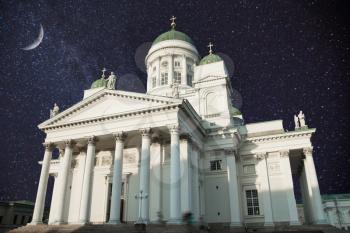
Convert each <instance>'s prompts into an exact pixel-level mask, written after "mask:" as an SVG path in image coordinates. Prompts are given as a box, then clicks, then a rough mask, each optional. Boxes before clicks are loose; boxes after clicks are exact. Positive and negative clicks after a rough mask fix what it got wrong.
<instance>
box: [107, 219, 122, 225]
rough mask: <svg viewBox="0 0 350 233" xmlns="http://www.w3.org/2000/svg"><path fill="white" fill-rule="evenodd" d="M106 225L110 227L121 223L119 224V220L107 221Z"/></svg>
mask: <svg viewBox="0 0 350 233" xmlns="http://www.w3.org/2000/svg"><path fill="white" fill-rule="evenodd" d="M107 224H111V225H113V224H114V225H116V224H121V222H120V220H109V221H108V222H107Z"/></svg>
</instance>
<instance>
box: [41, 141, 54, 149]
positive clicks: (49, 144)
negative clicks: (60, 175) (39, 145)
mask: <svg viewBox="0 0 350 233" xmlns="http://www.w3.org/2000/svg"><path fill="white" fill-rule="evenodd" d="M43 146H44V147H45V150H48V151H52V150H53V149H54V148H55V144H53V143H52V142H44V143H43Z"/></svg>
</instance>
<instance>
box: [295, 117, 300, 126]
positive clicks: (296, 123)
mask: <svg viewBox="0 0 350 233" xmlns="http://www.w3.org/2000/svg"><path fill="white" fill-rule="evenodd" d="M294 125H295V129H299V128H300V123H299V118H298V117H297V116H296V115H294Z"/></svg>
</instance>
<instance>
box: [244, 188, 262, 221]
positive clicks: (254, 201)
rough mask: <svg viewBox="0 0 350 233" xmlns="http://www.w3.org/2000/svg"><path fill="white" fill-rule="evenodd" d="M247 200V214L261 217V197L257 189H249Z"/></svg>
mask: <svg viewBox="0 0 350 233" xmlns="http://www.w3.org/2000/svg"><path fill="white" fill-rule="evenodd" d="M245 195H246V200H247V213H248V215H253V216H254V215H260V209H259V197H258V190H257V189H249V190H246V191H245Z"/></svg>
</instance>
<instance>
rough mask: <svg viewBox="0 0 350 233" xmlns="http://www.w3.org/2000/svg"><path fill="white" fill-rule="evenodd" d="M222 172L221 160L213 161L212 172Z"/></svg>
mask: <svg viewBox="0 0 350 233" xmlns="http://www.w3.org/2000/svg"><path fill="white" fill-rule="evenodd" d="M218 170H221V160H212V161H210V171H218Z"/></svg>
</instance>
